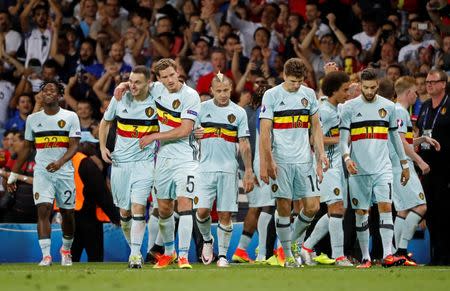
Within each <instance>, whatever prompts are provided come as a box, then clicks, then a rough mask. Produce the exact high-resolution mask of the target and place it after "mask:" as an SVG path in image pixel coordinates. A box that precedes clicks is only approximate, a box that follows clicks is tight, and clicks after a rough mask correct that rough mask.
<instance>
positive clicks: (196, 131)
mask: <svg viewBox="0 0 450 291" xmlns="http://www.w3.org/2000/svg"><path fill="white" fill-rule="evenodd" d="M204 133H205V129H204V128H203V127H201V126H200V127H197V128H196V129H194V137H195V138H196V139H202V138H203V134H204Z"/></svg>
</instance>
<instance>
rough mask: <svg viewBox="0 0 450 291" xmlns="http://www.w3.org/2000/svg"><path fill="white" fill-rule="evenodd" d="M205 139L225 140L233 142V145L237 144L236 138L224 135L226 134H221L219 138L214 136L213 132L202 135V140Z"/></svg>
mask: <svg viewBox="0 0 450 291" xmlns="http://www.w3.org/2000/svg"><path fill="white" fill-rule="evenodd" d="M205 138H223V139H224V140H226V141H228V142H234V143H236V142H238V138H237V137H235V136H229V135H226V134H223V133H222V134H221V135H220V136H219V135H217V134H215V133H214V132H210V133H205V134H204V135H203V139H205Z"/></svg>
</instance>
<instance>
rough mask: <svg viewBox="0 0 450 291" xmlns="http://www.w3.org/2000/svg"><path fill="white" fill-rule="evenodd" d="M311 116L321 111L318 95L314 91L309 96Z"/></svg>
mask: <svg viewBox="0 0 450 291" xmlns="http://www.w3.org/2000/svg"><path fill="white" fill-rule="evenodd" d="M309 101H310V102H309V103H310V105H309V106H310V107H309V115H311V116H312V115H314V114H316V113H317V111H318V110H319V102H318V101H317V98H316V95H315V94H314V91H312V90H311V94H309Z"/></svg>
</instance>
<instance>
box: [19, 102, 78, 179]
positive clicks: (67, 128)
mask: <svg viewBox="0 0 450 291" xmlns="http://www.w3.org/2000/svg"><path fill="white" fill-rule="evenodd" d="M71 137H75V138H81V129H80V120H79V119H78V116H77V115H76V114H75V113H74V112H72V111H69V110H65V109H62V108H60V109H59V111H58V113H56V114H54V115H47V114H46V113H45V111H44V110H41V111H39V112H36V113H33V114H31V115H29V116H28V117H27V121H26V126H25V139H26V140H28V141H31V142H34V145H35V147H36V158H35V161H36V166H35V171H44V172H47V170H46V169H45V168H46V167H47V166H48V164H50V163H52V162H55V161H57V160H59V159H60V158H61V157H62V156H63V155H64V154H65V153H66V152H67V149H68V148H69V139H70V138H71ZM73 172H74V169H73V165H72V161H68V162H67V163H65V164H64V165H63V166H62V167H61V168H60V169H59V170H58V171H56V172H55V175H59V176H61V177H70V176H73Z"/></svg>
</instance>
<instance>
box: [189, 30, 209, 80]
mask: <svg viewBox="0 0 450 291" xmlns="http://www.w3.org/2000/svg"><path fill="white" fill-rule="evenodd" d="M210 47H211V40H210V39H209V38H208V37H206V36H202V37H200V38H199V39H198V40H197V41H196V43H195V50H194V56H193V60H194V61H193V63H192V66H191V69H190V70H189V72H188V77H189V85H190V86H192V87H193V88H195V87H196V86H197V82H198V79H199V78H200V77H201V76H203V75H206V74H209V73H211V72H212V70H213V67H212V64H211V61H210V59H209V49H210Z"/></svg>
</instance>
